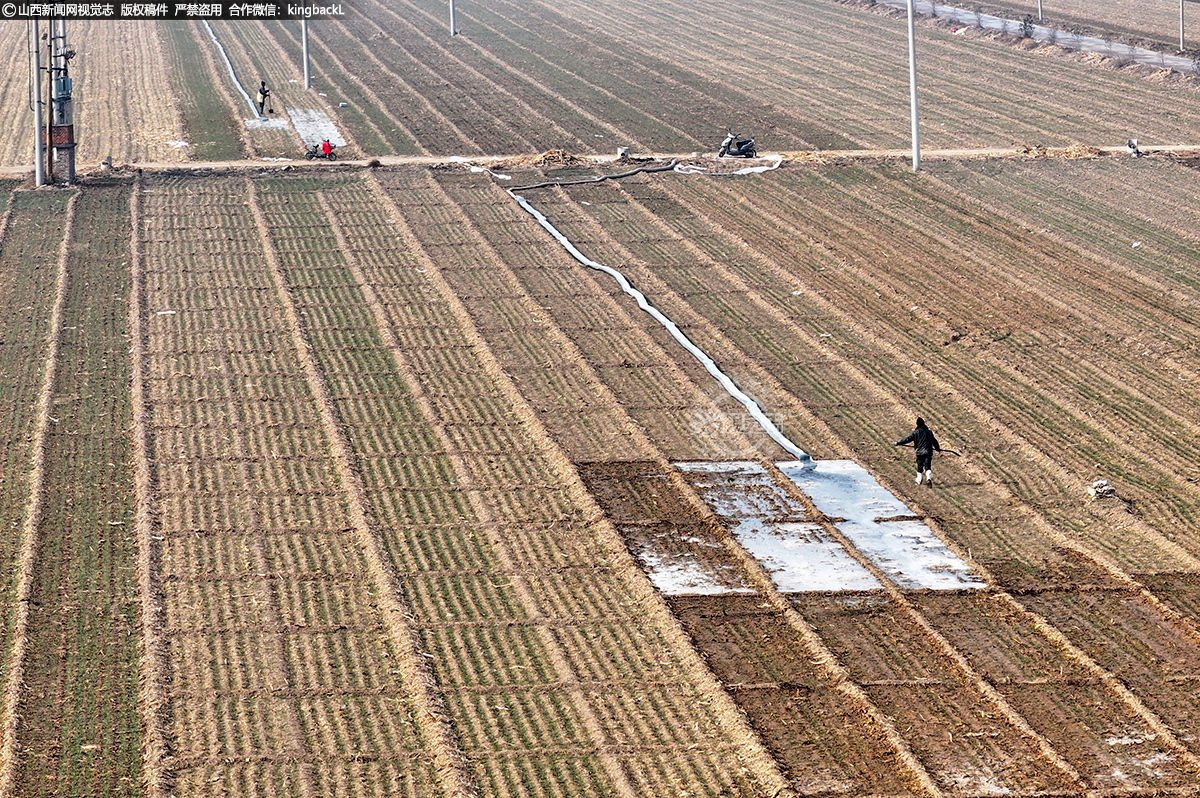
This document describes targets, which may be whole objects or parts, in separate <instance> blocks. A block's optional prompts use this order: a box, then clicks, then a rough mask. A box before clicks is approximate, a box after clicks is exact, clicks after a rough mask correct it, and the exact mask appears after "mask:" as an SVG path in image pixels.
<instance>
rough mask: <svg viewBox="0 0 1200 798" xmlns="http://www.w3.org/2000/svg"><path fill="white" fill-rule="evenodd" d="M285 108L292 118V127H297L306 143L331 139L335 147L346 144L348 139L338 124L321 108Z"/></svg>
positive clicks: (316, 142)
mask: <svg viewBox="0 0 1200 798" xmlns="http://www.w3.org/2000/svg"><path fill="white" fill-rule="evenodd" d="M284 110H285V111H286V113H287V115H288V118H290V119H291V120H292V127H294V128H295V129H296V135H298V136H299V137H300V140H301V141H303V142H304V143H305V144H306V145H308V146H312V145H314V144H320V143H321V142H322V141H325V139H329V143H330V144H332V145H334V146H335V147H345V146H346V140H345V139H343V138H342V134H341V133H339V132H338V129H337V125H335V124H334V123H333V120H332V119H330V118H329V115H328V114H326V113H325V112H324V111H322V110H321V109H319V108H285V109H284Z"/></svg>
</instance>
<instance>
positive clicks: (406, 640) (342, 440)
mask: <svg viewBox="0 0 1200 798" xmlns="http://www.w3.org/2000/svg"><path fill="white" fill-rule="evenodd" d="M247 188H248V191H249V199H250V207H251V211H252V213H253V215H254V220H255V225H256V226H257V228H258V231H259V235H260V236H261V238H262V245H263V249H264V253H265V255H266V258H267V262H268V265H269V267H270V271H271V274H272V277H273V278H274V282H275V286H276V291H277V295H278V300H279V303H280V304H281V306H282V310H283V314H284V316H285V318H286V319H287V321H288V323H289V326H290V328H291V336H292V339H293V343H294V345H295V347H296V352H297V355H298V358H299V360H300V363H301V365H302V367H303V369H304V373H305V377H306V379H307V381H308V385H309V389H310V390H311V392H312V394H313V396H314V398H315V400H316V403H317V410H318V412H319V415H320V417H321V422H322V426H323V428H324V432H325V435H326V438H327V440H328V441H329V444H330V447H331V448H332V450H333V451H332V452H331V455H332V458H333V460H334V463H335V466H336V469H337V473H338V477H339V479H340V481H341V485H342V488H343V490H344V491H345V495H346V499H347V501H348V504H349V509H350V517H351V520H352V522H353V524H354V530H355V534H356V537H357V539H358V541H359V545H360V546H361V547H362V549H363V551H364V553H365V555H366V559H367V561H368V563H369V564H370V568H371V576H372V578H373V579H374V580H375V581H376V583H377V589H378V596H379V601H380V604H381V608H382V609H383V611H384V616H385V623H386V625H387V627H388V631H389V637H390V639H391V642H392V644H393V645H394V646H395V648H396V650H397V652H398V654H399V662H398V663H397V664H398V665H399V666H400V669H401V671H402V673H403V678H404V681H405V684H406V686H407V687H408V689H409V691H410V692H411V694H412V695H413V697H414V699H415V702H416V706H417V707H418V709H419V712H420V720H421V724H420V725H421V729H422V732H423V733H424V734H425V735H426V736H427V744H428V746H429V750H430V753H431V754H432V756H433V758H434V762H435V764H436V770H437V772H438V775H439V777H440V780H441V787H442V789H443V790H444V791H445V793H446V794H447V795H448V796H451V797H452V798H469V796H473V795H474V794H475V788H474V785H473V784H472V781H471V776H470V769H469V767H468V766H467V764H466V762H465V760H464V757H463V754H462V751H461V750H460V749H459V747H458V743H457V741H456V739H455V737H454V732H453V729H452V728H451V727H450V725H449V723H448V721H447V718H446V711H445V708H444V706H443V699H442V697H441V695H440V694H439V692H438V690H437V687H436V685H435V683H434V680H433V677H432V675H431V674H430V672H429V667H428V666H427V665H426V663H425V662H424V661H423V658H422V656H421V651H420V647H419V641H418V639H417V636H416V634H415V631H414V630H413V629H412V627H411V625H410V624H409V622H408V614H407V612H406V609H405V607H404V605H403V603H402V601H401V596H402V595H403V591H402V588H401V587H400V584H399V582H398V580H397V576H396V574H395V571H394V569H393V568H392V567H391V565H390V562H389V560H388V556H387V553H386V550H385V547H384V546H383V543H382V541H381V540H380V538H379V533H378V530H377V529H376V528H375V525H374V523H373V522H372V520H371V519H370V517H369V516H368V513H367V509H366V508H367V502H366V499H365V497H364V493H363V486H362V481H361V479H360V478H359V476H358V473H357V470H356V468H355V464H354V454H353V451H352V449H351V448H350V445H349V444H348V443H347V441H346V437H345V433H344V432H343V430H342V427H341V425H340V423H339V421H338V419H337V418H336V416H335V414H334V411H333V401H332V399H331V397H330V393H329V386H328V384H327V382H326V379H325V376H324V374H323V373H322V371H321V370H320V368H319V367H318V366H317V363H316V361H315V359H314V357H313V354H312V350H311V344H310V343H309V342H308V341H307V340H306V338H305V334H304V326H303V324H302V322H301V320H300V317H299V315H298V313H297V309H296V304H295V300H294V299H293V298H292V293H291V289H290V288H289V286H288V283H287V280H286V277H285V276H284V273H283V271H282V269H281V267H280V264H279V261H278V258H277V256H276V253H275V247H276V244H275V242H274V240H273V239H272V238H271V235H270V230H269V228H268V226H267V223H266V220H265V218H264V217H263V211H262V208H261V206H260V204H259V201H258V199H257V189H256V187H255V185H254V183H253V182H249V181H248V182H247Z"/></svg>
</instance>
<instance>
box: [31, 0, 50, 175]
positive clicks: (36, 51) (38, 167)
mask: <svg viewBox="0 0 1200 798" xmlns="http://www.w3.org/2000/svg"><path fill="white" fill-rule="evenodd" d="M29 59H30V60H29V107H30V109H32V110H33V174H34V185H38V186H44V185H46V139H45V133H44V131H43V129H42V105H43V103H42V41H41V33H40V32H39V31H38V21H37V20H36V19H31V20H30V21H29Z"/></svg>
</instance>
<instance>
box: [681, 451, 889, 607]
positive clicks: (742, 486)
mask: <svg viewBox="0 0 1200 798" xmlns="http://www.w3.org/2000/svg"><path fill="white" fill-rule="evenodd" d="M675 467H676V468H678V469H679V470H680V471H682V472H684V473H685V474H687V475H688V477H687V478H688V482H690V483H691V485H692V487H694V488H695V489H696V491H697V492H698V493H699V494H700V496H701V497H702V498H703V499H704V501H705V503H706V504H708V506H709V507H711V508H712V510H713V512H714V513H716V514H717V515H720V516H724V517H725V518H728V519H730V520H731V521H732V525H731V529H730V532H731V533H732V534H733V536H734V538H735V539H736V540H737V541H738V543H740V544H741V545H742V547H743V548H745V549H746V551H748V552H749V553H750V555H751V556H752V557H754V559H756V560H758V561H759V563H760V564H762V566H763V568H764V569H765V570H766V571H767V573H769V574H770V576H771V580H772V581H773V582H774V583H775V585H776V587H778V588H779V589H780V590H781V591H783V592H785V593H804V592H813V591H835V590H876V589H879V588H880V587H881V585H880V584H879V582H878V580H876V579H875V577H874V576H872V575H871V573H870V572H869V571H867V569H865V568H863V566H862V565H861V564H859V563H858V562H857V561H856V560H854V558H853V557H851V556H850V554H849V552H847V551H846V550H845V549H844V548H842V546H841V545H840V544H839V543H838V542H837V541H836V540H833V539H831V538H830V537H829V535H828V533H826V532H825V530H824V529H822V528H821V527H820V526H819V525H817V524H814V523H811V521H808V522H806V520H805V515H806V512H807V511H806V508H805V507H804V505H803V503H801V502H799V501H797V500H796V499H795V498H793V497H792V496H790V495H788V492H787V491H786V490H784V489H783V487H782V486H780V485H778V484H776V483H775V481H774V480H773V479H772V477H771V475H770V474H769V473H767V470H766V469H765V468H763V467H762V466H760V465H758V464H757V463H751V462H731V463H697V462H693V463H676V464H675Z"/></svg>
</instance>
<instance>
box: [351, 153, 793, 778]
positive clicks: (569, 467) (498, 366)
mask: <svg viewBox="0 0 1200 798" xmlns="http://www.w3.org/2000/svg"><path fill="white" fill-rule="evenodd" d="M427 181H428V182H427V185H429V186H430V187H431V188H436V190H437V191H438V192H439V193H440V194H441V195H442V196H443V197H446V199H447V200H449V201H450V202H451V205H452V207H454V208H455V213H456V215H457V216H458V217H459V219H460V220H461V222H462V224H463V225H465V226H468V227H471V228H473V227H474V223H473V222H472V221H471V220H470V219H469V217H468V216H467V215H466V214H464V213H462V211H461V210H460V209H458V206H457V204H456V203H453V200H452V198H451V197H450V196H449V195H448V194H447V193H446V191H445V188H444V187H442V186H441V185H440V184H438V183H437V182H436V181H435V180H433V179H432V178H427ZM371 183H372V187H373V189H374V190H375V191H376V192H377V194H378V196H380V198H381V202H382V201H386V202H387V203H388V206H389V207H391V208H392V210H393V212H394V215H395V216H396V218H403V214H402V213H401V211H400V208H399V207H398V206H397V205H395V203H394V202H393V201H392V199H391V197H390V195H389V193H388V191H387V189H386V188H385V187H384V186H382V185H380V184H379V183H378V182H377V181H376V180H375V179H374V177H372V178H371ZM408 235H409V236H412V231H411V230H410V231H408ZM410 240H413V241H417V240H419V239H417V238H416V237H413V238H411V239H410ZM481 240H482V241H484V242H485V243H484V251H485V253H486V257H487V258H488V260H489V261H490V262H492V263H495V264H497V266H498V267H499V268H501V269H504V270H505V271H507V267H505V266H503V265H502V264H503V259H501V258H500V257H499V256H498V254H497V253H496V252H495V250H494V249H493V248H492V246H491V244H490V243H488V242H487V240H486V238H481ZM423 257H424V259H425V261H426V263H427V264H428V265H427V266H426V269H427V271H428V272H429V273H430V274H431V275H434V276H435V278H434V279H435V283H436V284H437V287H438V290H439V292H440V293H441V294H442V297H443V299H444V301H445V302H447V304H449V305H450V306H451V307H452V308H453V312H454V315H455V316H456V317H457V318H458V319H459V320H460V323H461V324H462V327H463V329H464V331H465V332H466V333H467V336H468V338H469V340H470V341H471V343H472V345H473V346H474V347H475V349H476V351H477V352H479V353H480V356H481V358H482V359H483V361H484V364H485V367H486V368H487V371H488V373H489V375H490V376H491V377H492V378H493V379H494V380H495V382H496V384H497V386H498V387H499V388H500V389H501V390H502V392H503V393H504V395H505V396H506V397H507V398H508V399H509V400H510V401H511V403H512V406H513V407H514V408H515V409H516V411H517V414H518V416H519V417H520V419H521V422H522V424H523V425H524V426H525V428H526V429H527V430H528V432H529V434H530V435H531V436H532V437H533V438H534V439H535V440H537V441H538V443H539V448H540V449H541V450H542V451H544V452H546V453H547V457H548V459H549V460H550V461H551V462H552V464H553V466H554V468H555V470H556V471H557V472H558V474H559V476H560V477H561V478H562V479H563V480H564V481H565V482H566V483H567V484H568V485H569V486H570V490H571V494H572V496H573V497H574V498H575V500H576V501H577V502H579V504H580V506H581V507H583V508H584V509H585V510H586V512H587V515H588V523H589V526H593V527H595V528H596V529H597V530H598V532H599V534H600V535H601V537H602V540H603V542H604V545H605V548H606V549H607V550H608V551H609V552H610V554H611V556H612V559H613V560H614V561H615V562H617V563H619V564H620V566H621V568H620V570H621V572H622V573H623V574H625V575H626V577H627V579H628V584H629V587H630V592H631V593H633V595H635V596H636V597H637V599H638V601H639V603H640V604H641V605H642V606H643V607H645V608H647V609H649V610H650V615H651V617H652V618H653V620H654V621H655V622H656V623H657V625H658V626H659V627H661V628H662V629H664V630H666V631H667V632H668V633H669V637H670V638H671V639H672V642H673V643H675V646H676V647H677V649H678V651H679V652H680V654H681V657H682V658H683V660H684V662H685V667H686V668H687V671H688V672H689V673H690V674H691V675H692V677H693V679H695V681H696V684H697V686H698V687H699V689H700V690H701V692H702V694H703V695H704V696H705V698H706V699H707V701H708V703H710V704H711V705H713V706H714V707H716V710H715V713H716V715H717V719H718V720H719V722H720V723H721V724H722V725H723V726H724V727H725V728H726V731H727V734H728V735H729V737H730V738H732V739H733V740H735V741H736V742H737V744H738V745H739V747H741V748H742V749H743V750H744V751H745V754H746V758H747V760H749V766H750V767H752V768H753V771H754V773H755V774H756V776H757V777H758V779H759V780H760V782H761V783H763V784H765V785H769V787H770V788H771V789H772V791H773V794H775V795H784V796H786V795H788V794H790V789H789V787H788V785H787V783H786V781H785V780H784V778H783V776H782V774H780V772H779V771H778V768H777V766H776V764H775V761H774V759H773V758H772V757H771V756H770V755H769V754H767V753H766V751H765V749H764V748H763V747H762V743H761V741H760V740H759V739H758V735H757V733H756V732H754V731H753V730H752V729H751V728H750V727H749V726H748V725H746V722H745V719H744V715H742V713H741V711H740V709H739V708H737V707H736V705H735V704H734V703H733V702H732V700H731V699H730V698H729V696H728V694H727V693H726V692H725V690H724V689H723V687H722V685H721V684H720V682H719V680H717V679H716V677H715V676H713V674H712V672H711V671H710V670H709V669H708V666H707V665H706V664H705V663H704V662H703V660H702V658H701V657H700V655H699V653H698V652H697V651H696V650H695V649H694V648H693V647H692V645H691V641H690V638H688V636H687V633H686V632H684V631H683V629H682V627H681V626H680V625H679V623H678V620H677V619H676V617H675V615H674V614H673V613H672V612H671V610H670V609H669V607H667V606H666V603H665V601H664V600H663V598H662V596H661V594H660V593H659V592H658V591H657V590H655V589H654V588H653V587H652V586H651V585H650V584H649V583H648V581H646V580H644V579H642V578H640V576H641V568H640V567H639V566H638V565H637V563H636V562H635V561H634V560H633V557H632V555H630V554H629V551H628V549H627V548H626V546H625V544H624V541H623V540H622V538H621V535H620V533H619V532H618V531H617V530H616V528H615V527H614V526H613V525H612V523H611V521H609V519H608V518H607V516H605V514H604V512H603V510H602V509H601V508H600V507H599V505H598V504H597V503H596V500H595V497H594V496H593V495H592V494H591V492H590V491H589V490H588V489H587V486H586V485H585V484H584V482H583V480H582V478H581V477H580V475H579V471H578V469H577V468H576V466H575V464H574V463H573V462H572V461H571V459H570V457H569V456H568V454H567V452H566V451H565V450H564V449H563V448H562V447H561V446H560V444H559V443H558V442H557V441H556V440H555V439H554V438H553V436H552V435H551V434H550V433H549V431H548V430H547V428H546V426H545V425H544V424H543V422H542V421H541V419H540V418H539V416H538V412H537V411H536V410H535V409H534V407H533V406H532V405H530V404H529V402H528V401H527V400H526V399H525V397H524V396H523V394H522V393H521V391H520V389H519V387H517V385H516V384H515V383H514V382H513V380H512V378H511V377H510V376H509V374H508V372H507V370H506V369H505V367H504V365H502V363H501V361H500V360H499V359H498V357H497V355H496V353H495V351H494V350H493V347H492V344H490V343H489V342H488V341H487V339H486V336H485V335H484V334H483V333H481V331H480V328H479V326H478V322H477V321H476V319H475V318H474V316H473V315H472V314H471V311H470V310H469V309H468V308H467V306H466V305H465V304H464V302H463V300H462V299H460V298H459V296H458V294H457V292H456V291H455V290H454V288H453V287H452V286H451V284H450V282H449V281H448V280H447V278H446V277H445V276H444V275H442V274H441V271H440V269H439V268H438V267H437V265H436V264H435V263H434V261H433V260H431V259H429V258H428V257H427V256H423ZM510 279H511V280H512V281H513V282H515V283H516V284H518V285H519V281H517V280H516V279H515V278H513V277H511V275H510ZM522 294H524V292H523V291H522ZM525 304H526V305H527V307H529V308H530V312H531V313H532V314H534V316H535V318H540V319H543V320H544V321H545V323H546V325H547V329H549V330H550V331H551V332H552V334H554V336H555V339H556V340H557V341H558V342H559V343H560V345H561V346H562V347H563V351H564V352H565V353H566V359H567V361H568V362H569V363H570V364H571V365H573V366H574V367H575V368H577V369H579V370H581V371H583V372H585V373H587V374H589V375H590V387H591V388H592V390H594V391H595V393H596V395H597V396H599V397H600V401H601V402H602V403H603V404H605V405H608V406H609V407H610V409H611V410H612V411H613V412H616V413H620V414H621V415H624V413H623V409H622V408H621V406H620V404H619V403H618V402H617V400H616V399H615V397H613V395H612V393H611V392H610V391H609V390H608V388H607V387H606V386H605V385H604V384H603V383H602V382H601V381H600V380H599V379H597V377H596V376H595V374H594V372H593V371H592V368H591V366H590V365H589V364H588V363H587V361H586V360H585V359H584V358H583V357H582V355H581V354H580V352H579V350H578V349H577V348H576V347H575V345H574V343H573V342H572V341H571V340H570V339H569V338H568V337H567V336H566V335H564V334H563V333H562V332H561V331H560V330H558V328H557V326H556V325H553V323H552V322H551V320H550V319H549V317H548V316H547V314H545V313H544V311H541V310H539V309H537V306H536V302H533V301H532V300H531V299H530V298H529V297H528V295H525ZM624 430H625V432H626V433H627V434H629V435H630V436H631V437H632V438H633V440H634V442H635V443H636V444H637V445H638V447H639V448H640V449H642V450H643V451H645V452H656V451H657V449H656V448H655V447H654V446H653V445H652V444H651V443H650V442H649V440H648V438H647V437H646V436H645V434H644V432H643V431H641V429H640V427H638V426H637V425H636V424H635V423H634V422H633V421H632V420H629V421H628V423H627V424H625V425H624ZM659 456H660V457H661V455H659ZM663 462H665V460H664V461H663ZM672 470H673V469H672ZM667 473H670V471H668V472H667ZM635 574H636V575H637V576H634V575H635ZM622 781H624V779H622ZM626 784H627V782H626ZM635 794H636V793H635Z"/></svg>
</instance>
